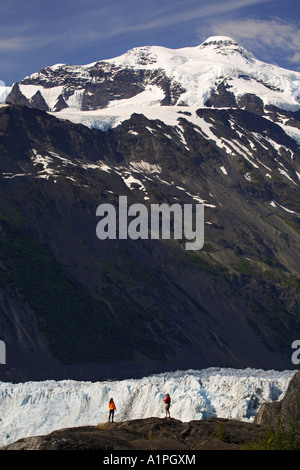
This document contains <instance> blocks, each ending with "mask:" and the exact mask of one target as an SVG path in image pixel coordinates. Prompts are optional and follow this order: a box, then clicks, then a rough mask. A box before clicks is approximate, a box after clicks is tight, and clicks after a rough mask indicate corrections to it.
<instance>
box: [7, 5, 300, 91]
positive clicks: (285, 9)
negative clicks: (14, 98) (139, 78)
mask: <svg viewBox="0 0 300 470" xmlns="http://www.w3.org/2000/svg"><path fill="white" fill-rule="evenodd" d="M213 35H226V36H231V37H232V38H234V39H235V40H237V41H238V42H239V43H240V44H241V45H242V46H244V47H246V49H248V50H250V51H251V52H253V53H254V55H255V56H256V57H257V58H258V59H261V60H264V61H266V62H271V63H276V64H278V65H280V66H282V67H286V68H289V69H293V70H299V71H300V8H299V0H185V1H182V0H181V1H179V0H152V1H151V2H145V1H141V0H106V1H102V0H84V1H82V0H51V1H50V0H47V1H45V0H1V4H0V80H1V81H4V82H5V83H6V85H11V84H12V83H14V82H15V81H18V80H20V79H22V78H24V77H25V76H27V75H30V74H31V73H34V72H37V71H39V70H40V69H41V68H42V67H44V66H46V65H53V64H56V63H68V64H87V63H90V62H94V61H96V60H101V59H106V58H110V57H115V56H118V55H120V54H122V53H124V52H126V51H127V50H128V49H131V48H132V47H135V46H143V45H161V46H165V47H170V48H180V47H187V46H196V45H198V44H200V43H202V42H203V41H204V40H205V39H206V38H207V37H209V36H213Z"/></svg>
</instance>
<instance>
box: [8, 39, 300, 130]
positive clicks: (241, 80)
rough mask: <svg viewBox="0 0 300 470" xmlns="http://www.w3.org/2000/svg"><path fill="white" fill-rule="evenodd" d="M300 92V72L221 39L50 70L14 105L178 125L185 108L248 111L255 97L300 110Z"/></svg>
mask: <svg viewBox="0 0 300 470" xmlns="http://www.w3.org/2000/svg"><path fill="white" fill-rule="evenodd" d="M299 89H300V73H299V72H293V71H290V70H285V69H282V68H280V67H277V66H275V65H271V64H267V63H264V62H262V61H260V60H257V59H256V58H255V57H254V56H253V55H252V54H251V53H249V52H248V51H246V50H245V49H244V48H243V47H241V46H239V45H238V44H237V42H236V41H234V40H233V39H231V38H227V37H218V36H214V37H211V38H208V39H207V40H206V41H205V42H204V43H202V44H201V45H199V46H196V47H186V48H183V49H176V50H173V49H167V48H165V47H159V46H148V47H138V48H134V49H131V50H129V51H128V52H126V53H125V54H123V55H121V56H120V57H117V58H113V59H108V60H103V61H98V62H94V63H92V64H88V65H84V66H71V65H66V64H56V65H54V66H49V67H45V68H44V69H42V70H41V71H40V72H38V73H34V74H32V75H31V76H30V77H26V78H25V79H23V80H21V82H19V83H17V84H15V85H14V87H13V89H12V92H11V94H10V95H9V97H8V101H9V102H10V103H22V104H27V105H29V106H32V107H35V108H39V109H43V110H47V111H51V112H55V113H59V115H60V117H66V118H68V119H71V120H75V121H76V122H79V121H80V120H81V121H83V122H84V123H88V124H89V125H91V126H96V125H98V126H99V127H100V128H101V121H103V120H104V121H105V118H106V119H107V117H108V116H110V117H111V121H109V124H114V125H116V124H117V123H119V122H120V121H121V120H123V119H125V118H126V119H127V118H129V117H130V115H131V114H132V112H134V111H133V110H134V109H135V110H136V112H138V111H137V110H141V109H142V110H143V114H145V115H146V116H147V117H149V118H153V119H154V118H159V119H162V120H163V121H164V122H166V119H167V121H168V122H166V123H167V124H170V119H171V120H172V119H173V120H174V119H175V120H176V117H175V114H174V113H176V112H178V107H183V108H185V107H189V108H192V109H194V110H195V109H197V108H201V107H204V106H211V105H213V106H216V107H220V105H221V106H222V107H228V106H230V107H235V106H236V107H237V106H240V107H243V106H246V107H247V100H246V101H245V97H247V96H248V95H249V94H250V95H251V96H253V95H255V96H256V97H257V98H259V100H260V102H261V104H262V105H263V106H268V105H273V106H276V107H278V108H280V109H282V110H285V111H297V110H299V109H300V92H299ZM220 93H222V95H223V98H222V100H220V97H219V95H220ZM225 94H226V97H224V95H225ZM218 100H219V104H218ZM221 101H222V102H221ZM166 106H172V107H174V109H172V110H168V112H169V119H168V115H166V116H165V115H164V114H163V110H162V109H160V108H161V107H166ZM101 110H102V111H101ZM172 111H173V112H172ZM79 112H80V113H79ZM149 113H150V114H149ZM97 123H98V124H97ZM102 127H103V124H102Z"/></svg>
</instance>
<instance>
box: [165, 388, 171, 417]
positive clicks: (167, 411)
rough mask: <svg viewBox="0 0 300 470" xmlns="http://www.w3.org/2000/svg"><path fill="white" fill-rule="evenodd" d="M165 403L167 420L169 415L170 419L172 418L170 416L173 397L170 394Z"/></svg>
mask: <svg viewBox="0 0 300 470" xmlns="http://www.w3.org/2000/svg"><path fill="white" fill-rule="evenodd" d="M164 403H165V410H166V418H167V416H168V414H169V418H170V417H171V416H170V405H171V397H170V395H169V394H168V393H167V395H166V398H165V399H164Z"/></svg>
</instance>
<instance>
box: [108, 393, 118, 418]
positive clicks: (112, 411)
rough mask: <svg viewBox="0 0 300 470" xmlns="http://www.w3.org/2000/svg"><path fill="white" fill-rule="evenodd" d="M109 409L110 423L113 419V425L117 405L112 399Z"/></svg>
mask: <svg viewBox="0 0 300 470" xmlns="http://www.w3.org/2000/svg"><path fill="white" fill-rule="evenodd" d="M108 407H109V417H108V421H110V418H111V422H112V423H113V422H114V414H115V410H116V405H115V402H114V400H113V398H111V399H110V400H109V404H108Z"/></svg>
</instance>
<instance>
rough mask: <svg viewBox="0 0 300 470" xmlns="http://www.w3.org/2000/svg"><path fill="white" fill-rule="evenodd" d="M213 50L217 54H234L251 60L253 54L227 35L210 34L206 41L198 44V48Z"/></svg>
mask: <svg viewBox="0 0 300 470" xmlns="http://www.w3.org/2000/svg"><path fill="white" fill-rule="evenodd" d="M207 48H209V49H210V50H213V51H214V52H216V53H218V54H224V55H230V54H236V55H240V56H242V57H243V58H244V59H246V60H250V61H251V60H253V58H254V56H253V54H251V53H250V52H248V51H247V50H246V49H245V48H244V47H242V46H240V45H239V44H238V43H237V42H236V41H235V40H234V39H232V38H231V37H229V36H210V37H209V38H208V39H206V41H204V42H203V43H202V44H200V46H199V49H202V50H203V49H207Z"/></svg>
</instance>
